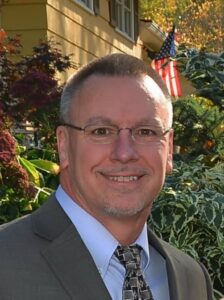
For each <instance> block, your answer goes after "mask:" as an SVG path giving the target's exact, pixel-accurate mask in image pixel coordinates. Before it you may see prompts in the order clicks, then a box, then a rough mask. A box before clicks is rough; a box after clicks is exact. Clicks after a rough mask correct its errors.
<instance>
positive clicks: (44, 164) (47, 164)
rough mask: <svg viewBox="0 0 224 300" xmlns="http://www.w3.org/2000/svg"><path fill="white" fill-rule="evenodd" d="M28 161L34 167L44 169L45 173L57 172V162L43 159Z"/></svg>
mask: <svg viewBox="0 0 224 300" xmlns="http://www.w3.org/2000/svg"><path fill="white" fill-rule="evenodd" d="M30 163H31V164H33V165H34V166H35V167H36V168H38V169H40V170H42V171H45V172H47V173H50V174H53V175H57V174H58V173H59V166H58V164H56V163H54V162H52V161H49V160H45V159H32V160H30Z"/></svg>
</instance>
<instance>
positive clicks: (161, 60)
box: [152, 26, 182, 98]
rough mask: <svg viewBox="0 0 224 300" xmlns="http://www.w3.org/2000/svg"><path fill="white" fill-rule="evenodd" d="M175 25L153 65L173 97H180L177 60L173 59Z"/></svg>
mask: <svg viewBox="0 0 224 300" xmlns="http://www.w3.org/2000/svg"><path fill="white" fill-rule="evenodd" d="M174 37H175V26H173V29H172V30H171V31H170V32H169V34H168V36H167V38H166V39H165V41H164V43H163V45H162V47H161V49H160V51H159V52H158V54H157V55H156V57H155V59H154V60H153V61H152V67H153V69H154V70H156V71H157V72H158V73H159V74H160V76H161V77H162V79H163V81H164V82H165V83H166V86H167V88H168V90H169V92H170V95H171V96H173V97H176V98H177V97H180V96H181V95H182V91H181V86H180V80H179V74H178V69H177V62H176V61H174V60H172V57H173V56H175V41H174Z"/></svg>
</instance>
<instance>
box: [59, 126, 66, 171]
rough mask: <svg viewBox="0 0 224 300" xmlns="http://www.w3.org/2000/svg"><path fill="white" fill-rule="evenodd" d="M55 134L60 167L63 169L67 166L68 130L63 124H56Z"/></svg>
mask: <svg viewBox="0 0 224 300" xmlns="http://www.w3.org/2000/svg"><path fill="white" fill-rule="evenodd" d="M56 135H57V145H58V155H59V161H60V169H61V170H63V169H65V168H66V167H67V166H68V145H69V141H68V131H67V129H66V128H65V127H64V126H58V128H57V130H56Z"/></svg>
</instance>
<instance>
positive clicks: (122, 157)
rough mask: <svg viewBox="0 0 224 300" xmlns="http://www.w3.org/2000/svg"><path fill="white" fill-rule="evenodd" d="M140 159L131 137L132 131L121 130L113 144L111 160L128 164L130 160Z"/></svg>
mask: <svg viewBox="0 0 224 300" xmlns="http://www.w3.org/2000/svg"><path fill="white" fill-rule="evenodd" d="M138 157H139V155H138V152H137V149H136V144H135V142H134V140H133V138H132V136H131V132H130V130H129V129H123V130H121V131H120V132H119V134H118V136H117V139H116V141H115V142H114V144H113V151H112V153H111V159H112V160H119V161H120V162H122V163H126V162H128V161H130V160H137V159H138Z"/></svg>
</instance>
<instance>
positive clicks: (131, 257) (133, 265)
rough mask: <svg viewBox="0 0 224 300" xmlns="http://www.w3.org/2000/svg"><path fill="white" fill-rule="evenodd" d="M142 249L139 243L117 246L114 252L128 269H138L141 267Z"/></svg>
mask: <svg viewBox="0 0 224 300" xmlns="http://www.w3.org/2000/svg"><path fill="white" fill-rule="evenodd" d="M140 251H141V247H140V246H138V245H132V246H120V245H119V246H117V249H116V250H115V252H114V254H115V255H116V257H117V258H118V259H119V261H120V263H121V264H122V265H123V266H124V267H125V269H126V270H137V269H139V268H140Z"/></svg>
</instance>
